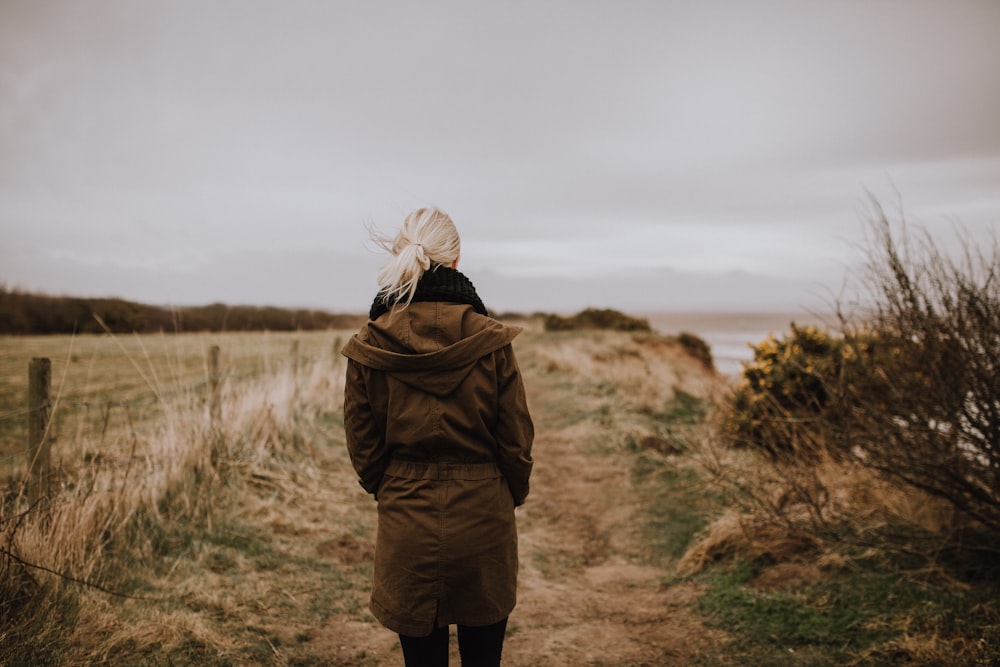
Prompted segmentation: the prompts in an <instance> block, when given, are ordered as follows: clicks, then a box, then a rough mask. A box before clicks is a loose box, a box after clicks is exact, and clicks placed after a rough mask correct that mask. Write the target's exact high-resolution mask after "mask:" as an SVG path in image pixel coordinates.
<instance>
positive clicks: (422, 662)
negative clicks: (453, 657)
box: [399, 618, 507, 667]
mask: <svg viewBox="0 0 1000 667" xmlns="http://www.w3.org/2000/svg"><path fill="white" fill-rule="evenodd" d="M506 631H507V619H506V618H505V619H503V620H502V621H500V622H499V623H494V624H493V625H486V626H482V627H473V626H469V625H460V626H458V653H459V655H461V656H462V667H500V652H501V651H502V650H503V638H504V633H506ZM399 643H400V644H401V645H402V647H403V660H404V661H405V662H406V667H448V628H446V627H445V628H436V629H435V630H434V632H432V633H430V634H429V635H427V636H426V637H409V636H407V635H400V636H399Z"/></svg>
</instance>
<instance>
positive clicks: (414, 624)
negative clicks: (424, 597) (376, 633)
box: [368, 600, 515, 637]
mask: <svg viewBox="0 0 1000 667" xmlns="http://www.w3.org/2000/svg"><path fill="white" fill-rule="evenodd" d="M514 607H515V604H511V605H510V607H509V608H504V609H503V610H501V611H498V612H496V613H494V614H489V615H483V616H462V615H461V614H452V615H448V616H445V617H443V618H437V619H430V620H427V621H408V620H405V619H403V618H401V617H400V615H399V614H396V613H394V612H392V611H390V610H388V609H386V608H385V607H383V606H382V605H380V604H379V603H378V602H376V601H375V600H369V602H368V609H369V610H370V611H371V613H372V615H373V616H374V617H375V620H377V621H378V622H379V623H381V624H382V626H383V627H385V628H386V629H387V630H392V631H393V632H395V633H396V634H400V635H406V636H407V637H426V636H427V635H429V634H430V633H431V632H433V631H434V628H435V626H437V627H439V628H444V627H448V626H449V625H465V626H469V627H483V626H486V625H493V624H494V623H499V622H500V621H502V620H503V619H505V618H507V617H508V616H510V614H511V612H513V611H514Z"/></svg>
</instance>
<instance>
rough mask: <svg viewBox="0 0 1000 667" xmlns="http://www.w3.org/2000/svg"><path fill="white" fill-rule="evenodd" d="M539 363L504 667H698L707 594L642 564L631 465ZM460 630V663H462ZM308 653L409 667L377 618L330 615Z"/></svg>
mask: <svg viewBox="0 0 1000 667" xmlns="http://www.w3.org/2000/svg"><path fill="white" fill-rule="evenodd" d="M522 366H525V364H524V363H522ZM542 366H543V365H542V364H532V363H529V364H528V369H527V370H526V372H525V375H526V383H527V384H528V387H529V390H530V395H531V396H533V397H534V400H532V401H531V408H532V413H533V415H534V419H535V422H536V432H537V434H536V440H535V447H534V458H535V468H534V472H533V476H532V491H531V494H530V496H529V499H528V502H527V503H526V504H525V506H524V507H522V508H519V509H518V510H517V511H518V525H519V543H520V560H521V569H520V575H519V589H518V605H517V608H516V609H515V611H514V613H513V614H512V615H511V618H510V622H509V626H508V634H507V640H506V643H505V647H504V663H503V664H504V665H507V666H508V667H528V666H531V667H539V666H552V667H558V666H562V665H566V666H569V665H573V666H582V665H604V666H611V665H622V666H624V665H632V666H639V665H650V666H652V665H665V666H666V665H686V664H690V661H691V659H692V658H693V657H694V656H696V655H698V654H700V653H704V652H706V651H710V649H711V647H712V646H713V645H714V644H716V643H717V642H719V641H720V639H721V638H720V637H719V636H718V633H717V632H716V631H713V630H710V629H707V628H706V627H704V626H703V625H702V623H701V620H700V619H699V618H698V617H697V615H696V614H694V613H693V612H692V611H691V609H690V602H691V601H692V600H693V599H695V598H696V597H697V596H698V595H699V594H700V591H699V590H698V588H697V587H696V586H695V585H694V584H690V583H680V584H675V585H670V584H668V583H667V582H669V581H670V580H671V578H672V574H673V573H672V572H670V571H668V570H666V569H663V568H660V567H654V566H651V565H649V564H647V563H644V562H643V560H642V559H641V558H640V557H639V556H638V554H639V553H641V551H642V547H641V545H640V544H639V542H638V540H639V538H638V535H637V532H636V530H635V526H636V517H637V512H639V507H638V506H637V504H636V503H637V502H639V500H637V498H636V497H635V494H633V493H631V488H630V480H629V470H628V468H627V466H628V465H629V462H628V459H627V457H617V458H616V457H615V456H613V455H611V454H610V453H609V451H608V450H606V449H605V450H602V449H601V448H599V447H594V446H592V442H593V434H594V432H595V429H601V428H602V425H601V424H600V423H598V422H596V421H594V420H582V421H580V420H570V419H566V418H565V409H564V406H565V405H566V404H567V401H578V402H579V397H578V396H577V395H575V394H574V392H575V391H576V389H574V388H573V387H571V386H569V385H567V384H566V382H565V377H564V376H562V375H560V374H553V375H546V374H545V372H544V370H543V368H542ZM594 419H597V418H596V417H595V418H594ZM588 442H589V443H591V444H588ZM342 549H343V550H345V551H352V550H354V551H357V547H356V546H351V545H342ZM362 551H363V549H362ZM345 557H346V558H351V556H350V555H349V554H348V555H346V556H345ZM361 557H364V555H363V554H362V555H361ZM452 633H453V637H452V664H453V665H458V664H460V663H459V659H458V651H457V646H456V642H455V638H454V628H452ZM311 644H312V649H313V650H314V651H316V653H318V654H325V655H327V656H329V660H330V664H333V665H359V666H360V665H373V666H378V667H382V666H389V665H402V654H401V652H400V649H399V644H398V641H397V640H396V637H395V635H394V634H392V633H391V632H389V631H387V630H385V629H384V628H382V627H381V626H380V625H379V624H378V623H377V622H375V621H374V619H370V620H369V621H359V620H357V617H356V616H355V617H354V618H353V619H352V618H347V617H344V618H333V619H331V620H330V622H328V623H327V625H326V626H324V627H323V628H320V629H317V630H316V631H315V632H314V633H313V637H312V639H311Z"/></svg>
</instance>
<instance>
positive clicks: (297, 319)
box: [0, 287, 367, 335]
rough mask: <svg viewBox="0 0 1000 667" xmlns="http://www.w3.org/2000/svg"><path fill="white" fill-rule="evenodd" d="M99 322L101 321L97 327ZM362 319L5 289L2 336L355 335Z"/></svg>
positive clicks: (0, 295) (0, 296) (0, 302)
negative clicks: (172, 305) (329, 332)
mask: <svg viewBox="0 0 1000 667" xmlns="http://www.w3.org/2000/svg"><path fill="white" fill-rule="evenodd" d="M98 318H100V321H98ZM366 319H367V316H366V315H362V314H345V313H329V312H325V311H321V310H308V309H302V308H299V309H290V308H277V307H270V306H264V307H257V306H228V305H226V304H223V303H213V304H210V305H207V306H191V307H179V308H166V307H160V306H149V305H145V304H141V303H135V302H132V301H125V300H124V299H109V298H104V299H91V298H81V297H67V296H48V295H44V294H28V293H25V292H21V291H18V290H8V289H7V288H5V287H0V334H25V335H31V334H69V333H101V332H103V331H105V328H104V326H102V325H101V322H104V325H106V326H107V328H108V330H110V331H111V332H113V333H133V332H137V333H158V332H161V331H167V332H180V331H185V332H197V331H265V330H266V331H299V330H302V331H308V330H317V329H354V328H357V327H358V326H360V325H361V323H363V322H364V321H365V320H366Z"/></svg>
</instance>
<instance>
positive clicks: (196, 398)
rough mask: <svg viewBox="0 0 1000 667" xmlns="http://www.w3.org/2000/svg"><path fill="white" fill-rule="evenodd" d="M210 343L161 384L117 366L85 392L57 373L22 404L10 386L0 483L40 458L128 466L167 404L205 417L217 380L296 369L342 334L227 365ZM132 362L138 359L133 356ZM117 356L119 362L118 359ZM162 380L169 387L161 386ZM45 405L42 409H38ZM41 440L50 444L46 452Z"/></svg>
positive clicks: (70, 469) (57, 472) (15, 479)
mask: <svg viewBox="0 0 1000 667" xmlns="http://www.w3.org/2000/svg"><path fill="white" fill-rule="evenodd" d="M284 342H285V343H286V344H287V343H288V341H287V340H286V341H284ZM212 347H213V348H215V350H214V351H213V350H212V349H211V348H210V349H209V350H208V354H207V355H206V354H205V349H204V348H203V347H202V348H201V349H200V350H197V351H194V352H192V359H189V360H187V367H186V368H184V369H183V370H178V369H176V368H174V369H173V371H172V373H170V374H168V376H169V379H168V380H167V381H166V382H162V383H161V382H160V380H159V379H157V377H156V371H155V369H152V370H151V369H150V368H145V369H142V368H138V367H136V368H135V373H134V374H132V375H131V376H130V378H129V379H128V381H122V379H121V377H122V375H123V374H122V373H120V372H117V373H116V374H112V375H114V377H109V380H111V381H109V382H106V383H102V382H94V381H93V380H90V381H88V383H86V384H88V386H89V387H90V391H91V393H90V394H89V395H86V394H84V393H82V391H79V387H78V385H74V384H73V383H72V382H63V380H65V377H62V378H59V380H60V382H59V383H58V385H57V386H58V389H56V390H54V391H53V392H52V393H53V396H54V397H53V396H48V395H47V396H46V398H45V399H44V400H43V401H41V402H39V403H37V404H34V405H29V406H28V407H23V408H14V407H13V406H10V404H9V403H10V395H11V394H12V393H13V392H8V395H7V396H6V397H5V398H6V399H7V400H6V401H5V402H7V403H8V405H6V406H2V405H0V407H8V408H9V409H7V410H6V411H4V412H0V485H2V486H3V487H4V488H6V489H7V492H6V493H7V495H10V493H11V491H10V489H12V488H14V487H18V486H22V487H23V485H24V484H25V483H26V480H28V479H29V478H30V477H31V476H32V475H33V474H34V473H33V467H35V466H37V465H38V463H39V461H40V460H42V459H44V464H45V467H46V468H48V469H47V470H46V471H45V474H46V475H49V474H52V475H54V476H56V477H59V478H66V477H71V476H72V475H73V474H74V469H77V468H79V466H81V465H95V464H100V465H102V466H108V465H128V461H129V459H130V458H131V455H129V454H128V451H129V449H131V450H132V451H133V455H134V450H135V448H136V443H137V442H141V441H142V440H143V439H144V438H146V437H148V436H149V435H150V433H151V431H152V430H153V429H155V428H156V427H157V425H158V424H162V418H163V417H164V415H165V414H166V413H167V411H168V410H172V409H174V408H179V407H182V406H184V407H187V408H192V409H194V410H204V413H205V417H206V419H215V418H216V417H217V414H218V407H217V405H216V402H217V401H218V396H219V393H220V391H221V387H222V386H226V387H229V388H230V389H232V387H234V386H237V385H243V384H248V383H250V382H252V381H254V380H256V379H260V378H264V377H269V376H273V375H274V374H275V373H276V372H277V371H279V370H287V369H289V368H291V369H293V372H294V373H297V372H298V368H299V366H300V365H302V364H304V363H307V362H309V361H312V360H315V359H317V358H319V357H320V356H321V355H329V354H330V353H333V354H338V353H339V347H340V336H337V337H336V338H334V340H333V346H332V348H331V347H329V346H328V343H327V344H325V345H322V347H320V348H318V349H317V345H315V344H314V345H313V348H312V349H311V350H308V351H304V350H303V349H302V347H300V345H299V343H298V341H297V340H293V341H291V354H290V355H289V354H288V349H289V348H288V347H286V348H285V350H286V351H285V353H284V354H282V355H275V354H273V353H272V354H270V355H267V354H253V353H243V355H242V356H239V355H237V354H234V355H233V356H234V359H233V362H234V363H233V365H232V366H229V367H227V368H223V367H222V365H221V364H220V363H219V350H218V346H212ZM324 348H325V349H324ZM147 361H148V360H147ZM129 362H130V363H131V365H132V366H136V363H135V362H134V361H133V360H129ZM115 363H117V364H119V366H124V364H123V363H122V361H121V360H120V359H119V360H117V361H116V362H115ZM152 365H153V364H150V366H152ZM22 368H23V367H22ZM88 375H93V371H88ZM136 375H138V376H140V377H141V381H140V380H139V379H137V378H136V377H135V376H136ZM199 375H200V378H197V379H196V377H197V376H199ZM192 376H195V377H192ZM185 378H186V379H185ZM29 384H30V379H29ZM80 384H83V383H80ZM164 385H167V386H168V388H167V389H166V390H165V389H164V387H163V386H164ZM43 412H45V413H47V414H46V415H41V413H43ZM39 418H42V419H44V420H45V422H46V423H45V425H44V429H43V430H44V438H43V440H44V443H32V442H30V437H29V431H30V426H29V425H30V422H31V420H33V419H36V420H37V419H39ZM39 446H44V447H46V448H47V450H46V451H45V453H44V456H43V455H41V454H40V453H39V451H40V450H39V449H38V447H39ZM50 455H51V461H50V460H49V456H50Z"/></svg>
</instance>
